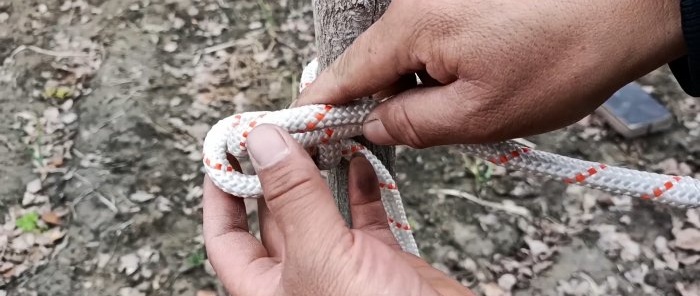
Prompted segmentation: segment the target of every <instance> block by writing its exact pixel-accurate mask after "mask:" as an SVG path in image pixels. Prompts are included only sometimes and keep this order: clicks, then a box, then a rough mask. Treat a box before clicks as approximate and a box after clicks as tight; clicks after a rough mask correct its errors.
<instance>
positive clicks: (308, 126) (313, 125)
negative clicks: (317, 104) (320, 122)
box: [306, 122, 316, 130]
mask: <svg viewBox="0 0 700 296" xmlns="http://www.w3.org/2000/svg"><path fill="white" fill-rule="evenodd" d="M314 128H316V123H315V122H309V123H307V124H306V129H307V130H313V129H314Z"/></svg>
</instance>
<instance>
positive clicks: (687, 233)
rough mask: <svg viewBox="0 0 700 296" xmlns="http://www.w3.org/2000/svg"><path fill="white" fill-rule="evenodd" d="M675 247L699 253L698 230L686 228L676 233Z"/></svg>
mask: <svg viewBox="0 0 700 296" xmlns="http://www.w3.org/2000/svg"><path fill="white" fill-rule="evenodd" d="M676 247H677V248H679V249H684V250H693V251H700V230H698V229H696V228H686V229H683V230H681V231H679V232H678V233H676Z"/></svg>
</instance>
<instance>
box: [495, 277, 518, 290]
mask: <svg viewBox="0 0 700 296" xmlns="http://www.w3.org/2000/svg"><path fill="white" fill-rule="evenodd" d="M517 282H518V280H517V279H516V278H515V276H514V275H512V274H510V273H506V274H504V275H502V276H501V277H499V278H498V286H499V287H501V288H503V290H506V291H510V290H512V289H513V286H515V283H517Z"/></svg>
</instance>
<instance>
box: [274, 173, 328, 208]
mask: <svg viewBox="0 0 700 296" xmlns="http://www.w3.org/2000/svg"><path fill="white" fill-rule="evenodd" d="M317 179H318V178H316V176H315V175H314V173H313V172H312V170H310V169H300V168H293V167H291V166H289V165H285V166H282V167H279V168H274V169H272V170H270V171H269V172H268V174H267V175H266V176H265V177H264V178H263V179H262V181H263V184H262V185H263V193H264V196H265V199H266V200H267V201H268V202H269V203H271V206H272V205H273V204H280V203H284V204H289V203H296V202H297V201H299V200H303V197H304V196H307V195H309V194H312V193H313V192H314V191H316V190H318V189H319V186H320V185H321V184H319V182H317Z"/></svg>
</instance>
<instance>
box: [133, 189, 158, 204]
mask: <svg viewBox="0 0 700 296" xmlns="http://www.w3.org/2000/svg"><path fill="white" fill-rule="evenodd" d="M129 198H130V199H131V200H133V201H135V202H147V201H149V200H151V199H154V198H155V196H154V195H153V194H150V193H148V192H145V191H137V192H135V193H134V194H132V195H131V196H130V197H129Z"/></svg>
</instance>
